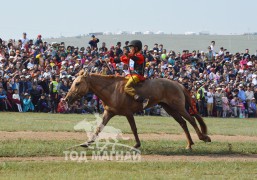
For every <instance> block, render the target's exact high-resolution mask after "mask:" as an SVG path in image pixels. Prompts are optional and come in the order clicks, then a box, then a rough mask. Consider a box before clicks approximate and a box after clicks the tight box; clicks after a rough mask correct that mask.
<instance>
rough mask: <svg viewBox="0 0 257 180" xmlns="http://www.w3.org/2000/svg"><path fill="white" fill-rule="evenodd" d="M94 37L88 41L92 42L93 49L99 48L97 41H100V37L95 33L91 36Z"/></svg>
mask: <svg viewBox="0 0 257 180" xmlns="http://www.w3.org/2000/svg"><path fill="white" fill-rule="evenodd" d="M91 37H92V39H91V40H90V41H89V42H88V44H90V46H91V49H94V48H97V43H99V39H98V38H96V37H95V35H92V36H91Z"/></svg>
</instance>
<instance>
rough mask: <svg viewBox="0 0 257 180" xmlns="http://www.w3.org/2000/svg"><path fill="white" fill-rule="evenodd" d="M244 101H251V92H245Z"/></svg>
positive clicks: (252, 95)
mask: <svg viewBox="0 0 257 180" xmlns="http://www.w3.org/2000/svg"><path fill="white" fill-rule="evenodd" d="M245 96H246V100H247V99H249V100H251V99H252V98H253V97H254V94H253V91H245Z"/></svg>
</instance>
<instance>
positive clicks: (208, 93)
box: [207, 92, 214, 103]
mask: <svg viewBox="0 0 257 180" xmlns="http://www.w3.org/2000/svg"><path fill="white" fill-rule="evenodd" d="M213 96H214V94H213V93H211V92H207V103H213Z"/></svg>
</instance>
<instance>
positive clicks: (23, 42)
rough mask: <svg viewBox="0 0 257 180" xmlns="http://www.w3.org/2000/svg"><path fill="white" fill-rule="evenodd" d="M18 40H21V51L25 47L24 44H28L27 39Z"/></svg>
mask: <svg viewBox="0 0 257 180" xmlns="http://www.w3.org/2000/svg"><path fill="white" fill-rule="evenodd" d="M20 40H21V42H22V49H23V48H24V46H25V44H26V43H27V42H29V39H28V38H26V39H23V38H21V39H20Z"/></svg>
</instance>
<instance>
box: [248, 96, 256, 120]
mask: <svg viewBox="0 0 257 180" xmlns="http://www.w3.org/2000/svg"><path fill="white" fill-rule="evenodd" d="M248 114H249V117H253V118H255V117H256V115H257V107H256V99H255V98H252V100H251V102H250V104H249V107H248Z"/></svg>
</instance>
